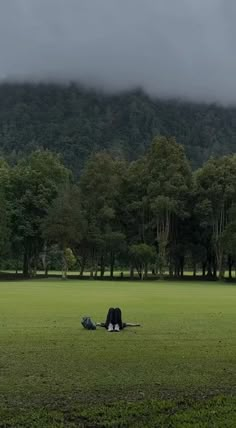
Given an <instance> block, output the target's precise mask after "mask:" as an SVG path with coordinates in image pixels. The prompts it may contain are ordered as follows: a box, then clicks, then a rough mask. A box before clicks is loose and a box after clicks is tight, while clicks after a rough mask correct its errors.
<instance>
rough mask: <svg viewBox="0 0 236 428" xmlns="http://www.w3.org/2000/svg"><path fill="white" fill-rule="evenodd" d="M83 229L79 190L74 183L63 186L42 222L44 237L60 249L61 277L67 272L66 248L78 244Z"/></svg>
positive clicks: (82, 234) (83, 220) (83, 222)
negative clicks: (69, 185)
mask: <svg viewBox="0 0 236 428" xmlns="http://www.w3.org/2000/svg"><path fill="white" fill-rule="evenodd" d="M85 230H86V221H85V218H84V216H83V212H82V208H81V197H80V191H79V189H78V187H77V186H75V185H74V186H71V187H65V188H64V189H63V191H62V192H61V193H60V194H59V195H58V196H57V198H56V199H55V200H54V201H53V203H52V205H51V206H50V207H49V209H48V213H47V216H46V218H45V220H44V222H43V224H42V231H43V236H44V238H45V239H46V240H47V241H49V242H50V243H52V244H55V243H57V244H58V245H59V248H60V250H61V254H62V278H63V279H66V277H67V272H68V255H69V252H68V249H69V248H70V247H72V248H73V247H74V246H75V247H76V246H78V245H79V243H80V242H81V241H82V239H83V237H84V231H85Z"/></svg>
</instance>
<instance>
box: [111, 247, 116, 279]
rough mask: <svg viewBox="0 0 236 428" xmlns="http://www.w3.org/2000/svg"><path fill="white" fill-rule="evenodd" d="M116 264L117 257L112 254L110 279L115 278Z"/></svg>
mask: <svg viewBox="0 0 236 428" xmlns="http://www.w3.org/2000/svg"><path fill="white" fill-rule="evenodd" d="M114 264H115V256H114V254H113V252H111V256H110V277H111V278H113V277H114Z"/></svg>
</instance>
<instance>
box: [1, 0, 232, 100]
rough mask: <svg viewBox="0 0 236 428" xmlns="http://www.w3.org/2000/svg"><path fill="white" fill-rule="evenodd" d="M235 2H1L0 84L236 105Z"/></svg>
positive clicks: (161, 0) (29, 0)
mask: <svg viewBox="0 0 236 428" xmlns="http://www.w3.org/2000/svg"><path fill="white" fill-rule="evenodd" d="M235 22H236V1H235V0H0V79H2V80H4V79H10V78H11V79H12V78H14V79H23V80H57V81H58V80H59V81H60V80H63V81H67V80H69V81H71V80H73V81H75V80H77V81H80V82H82V83H87V84H89V85H98V86H99V87H103V88H105V89H106V90H112V91H113V90H115V91H117V90H118V91H119V90H124V89H128V88H132V87H137V86H139V87H140V86H141V87H143V88H144V89H145V90H146V91H147V92H148V93H150V94H152V95H157V96H168V97H187V98H190V99H193V100H206V101H219V102H223V103H236V24H235Z"/></svg>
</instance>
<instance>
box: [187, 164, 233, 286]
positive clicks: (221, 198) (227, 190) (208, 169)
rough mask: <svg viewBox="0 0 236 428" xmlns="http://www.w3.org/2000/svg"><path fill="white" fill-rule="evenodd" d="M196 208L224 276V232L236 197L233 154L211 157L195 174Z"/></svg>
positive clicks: (221, 276)
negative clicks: (216, 157) (208, 231)
mask: <svg viewBox="0 0 236 428" xmlns="http://www.w3.org/2000/svg"><path fill="white" fill-rule="evenodd" d="M195 187H196V193H197V205H196V210H197V212H198V215H199V217H200V219H201V220H200V221H201V224H202V225H205V227H208V228H210V231H211V236H210V239H211V242H212V246H213V249H214V252H215V256H216V262H217V269H218V271H219V277H220V278H223V276H224V246H223V240H222V238H223V235H224V232H225V229H226V227H227V224H228V221H229V212H230V208H231V207H232V205H233V203H234V202H235V201H236V155H233V156H225V157H223V158H219V159H210V160H209V161H208V162H207V163H206V164H205V165H204V166H203V167H202V168H201V169H200V170H198V171H197V172H196V174H195Z"/></svg>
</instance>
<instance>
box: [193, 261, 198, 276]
mask: <svg viewBox="0 0 236 428" xmlns="http://www.w3.org/2000/svg"><path fill="white" fill-rule="evenodd" d="M196 275H197V265H196V262H194V263H193V277H194V278H195V277H196Z"/></svg>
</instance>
